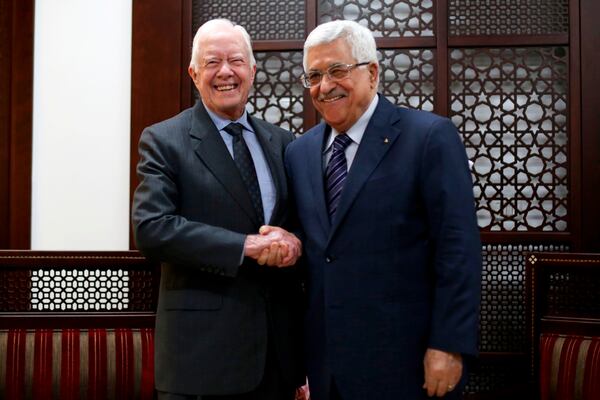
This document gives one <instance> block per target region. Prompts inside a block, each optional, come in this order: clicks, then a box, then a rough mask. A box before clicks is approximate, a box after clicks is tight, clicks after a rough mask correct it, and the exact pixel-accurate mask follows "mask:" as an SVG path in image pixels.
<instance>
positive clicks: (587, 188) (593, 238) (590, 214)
mask: <svg viewBox="0 0 600 400" xmlns="http://www.w3.org/2000/svg"><path fill="white" fill-rule="evenodd" d="M580 7H581V26H580V31H581V42H580V43H581V103H580V111H581V114H575V115H573V117H574V119H575V118H578V117H579V116H581V133H582V135H581V157H582V163H581V168H582V169H581V177H582V178H581V192H582V202H581V204H582V208H581V220H582V231H581V235H582V236H581V238H582V240H581V250H582V251H586V252H598V251H600V229H598V225H599V224H600V206H598V205H599V204H600V112H599V110H600V68H599V67H598V66H599V64H600V25H599V24H598V16H599V15H600V2H598V1H597V0H581V2H580Z"/></svg>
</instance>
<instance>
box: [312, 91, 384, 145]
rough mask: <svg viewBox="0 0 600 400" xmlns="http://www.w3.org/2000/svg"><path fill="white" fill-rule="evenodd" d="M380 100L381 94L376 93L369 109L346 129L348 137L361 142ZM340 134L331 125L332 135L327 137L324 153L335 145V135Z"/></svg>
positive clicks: (355, 141) (358, 142)
mask: <svg viewBox="0 0 600 400" xmlns="http://www.w3.org/2000/svg"><path fill="white" fill-rule="evenodd" d="M378 102H379V96H378V95H377V94H375V96H373V99H372V100H371V104H369V107H367V110H366V111H365V112H364V113H363V115H361V116H360V118H359V119H358V121H356V122H355V123H354V125H352V126H351V127H350V129H348V131H346V135H348V137H349V138H350V139H352V142H354V143H356V144H360V142H361V140H362V137H363V135H364V134H365V130H366V129H367V125H368V124H369V121H370V120H371V117H372V116H373V113H374V112H375V108H376V107H377V103H378ZM339 134H340V133H339V132H338V131H336V130H335V128H334V127H331V135H329V138H328V139H327V143H326V146H325V150H324V151H323V153H327V152H328V151H329V150H330V148H331V146H332V145H333V141H334V140H335V137H336V136H337V135H339Z"/></svg>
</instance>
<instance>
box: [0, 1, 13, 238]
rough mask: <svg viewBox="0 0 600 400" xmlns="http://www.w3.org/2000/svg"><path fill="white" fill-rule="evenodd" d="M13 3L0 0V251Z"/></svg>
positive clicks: (5, 226)
mask: <svg viewBox="0 0 600 400" xmlns="http://www.w3.org/2000/svg"><path fill="white" fill-rule="evenodd" d="M11 22H12V1H11V0H0V248H4V249H5V248H8V247H9V238H10V232H9V227H10V224H9V218H10V203H9V195H8V194H9V190H8V189H9V187H10V175H9V171H10V105H11V102H10V98H11V96H10V94H11V91H10V89H11V87H10V82H11V79H10V78H11V62H10V61H11V59H12V55H11V41H10V38H11V35H12V29H11V27H12V23H11Z"/></svg>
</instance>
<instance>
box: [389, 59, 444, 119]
mask: <svg viewBox="0 0 600 400" xmlns="http://www.w3.org/2000/svg"><path fill="white" fill-rule="evenodd" d="M378 58H379V65H380V68H381V72H380V75H379V77H380V81H379V92H380V93H382V94H383V95H385V96H386V97H387V98H388V100H390V101H391V102H393V103H394V104H396V105H399V106H404V107H410V108H418V109H421V110H426V111H433V104H434V97H435V72H434V66H435V51H434V50H430V49H411V50H399V49H398V50H379V51H378Z"/></svg>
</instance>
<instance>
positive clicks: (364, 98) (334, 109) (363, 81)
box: [306, 38, 378, 132]
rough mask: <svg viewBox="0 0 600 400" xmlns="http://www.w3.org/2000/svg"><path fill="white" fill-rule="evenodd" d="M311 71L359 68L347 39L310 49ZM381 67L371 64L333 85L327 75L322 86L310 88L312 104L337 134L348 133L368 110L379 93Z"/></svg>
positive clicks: (308, 65) (309, 64)
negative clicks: (331, 68)
mask: <svg viewBox="0 0 600 400" xmlns="http://www.w3.org/2000/svg"><path fill="white" fill-rule="evenodd" d="M306 61H307V67H308V71H307V72H310V71H321V72H325V71H326V70H327V69H328V68H329V67H331V66H332V65H336V64H356V63H358V62H363V61H365V60H355V59H354V58H353V57H352V51H351V49H350V46H349V45H348V43H347V42H346V40H345V39H344V38H340V39H336V40H334V41H332V42H330V43H325V44H320V45H317V46H314V47H311V48H309V49H308V52H307V57H306ZM377 73H378V65H377V64H376V63H371V64H369V65H367V66H364V67H358V68H354V69H352V70H351V72H350V74H349V76H348V77H347V78H344V79H342V80H340V81H337V82H332V81H331V80H330V79H329V77H328V76H326V75H324V76H323V78H322V79H321V83H320V84H319V85H316V86H313V87H311V88H310V96H311V97H312V102H313V104H314V106H315V108H316V109H317V111H319V113H320V114H321V116H322V117H323V119H324V120H325V122H327V124H329V125H330V126H332V127H333V128H335V129H336V130H337V131H338V132H345V131H347V130H348V129H349V128H350V127H352V125H354V123H355V122H356V121H357V120H358V119H359V118H360V116H361V115H362V114H363V113H364V112H365V111H366V110H367V108H368V107H369V104H370V103H371V100H372V99H373V96H375V94H376V92H377Z"/></svg>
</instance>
